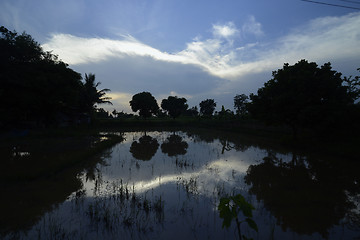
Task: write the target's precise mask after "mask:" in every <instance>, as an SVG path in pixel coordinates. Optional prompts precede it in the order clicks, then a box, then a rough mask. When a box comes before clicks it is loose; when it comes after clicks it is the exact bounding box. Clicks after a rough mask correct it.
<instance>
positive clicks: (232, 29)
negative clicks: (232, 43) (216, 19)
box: [213, 22, 239, 39]
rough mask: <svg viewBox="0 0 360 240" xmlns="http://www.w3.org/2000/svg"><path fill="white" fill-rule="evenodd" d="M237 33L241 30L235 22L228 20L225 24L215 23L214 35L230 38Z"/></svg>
mask: <svg viewBox="0 0 360 240" xmlns="http://www.w3.org/2000/svg"><path fill="white" fill-rule="evenodd" d="M237 33H239V30H238V29H237V28H236V26H235V24H234V23H233V22H228V23H227V24H225V25H220V24H219V25H217V24H215V25H213V35H214V36H215V38H225V39H229V38H231V37H234V36H235V35H236V34H237Z"/></svg>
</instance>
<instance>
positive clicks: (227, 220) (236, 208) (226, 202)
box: [218, 194, 258, 240]
mask: <svg viewBox="0 0 360 240" xmlns="http://www.w3.org/2000/svg"><path fill="white" fill-rule="evenodd" d="M254 209H255V208H254V206H252V205H251V204H250V203H248V202H247V201H246V200H245V198H244V197H243V196H242V195H241V194H238V195H236V196H230V197H223V198H221V199H220V203H219V205H218V210H219V212H220V217H221V218H223V219H224V220H223V224H222V227H223V228H224V227H226V228H229V227H230V225H231V222H232V220H233V219H235V222H236V227H237V230H238V235H239V239H240V240H241V239H245V240H246V239H252V238H247V237H246V236H245V235H242V234H241V228H240V224H241V223H243V222H246V223H247V224H248V226H249V227H250V228H252V229H254V230H255V231H256V232H258V227H257V224H256V223H255V222H254V220H253V219H252V210H254ZM240 213H241V214H242V215H243V216H244V218H245V219H244V220H242V221H240V220H239V214H240Z"/></svg>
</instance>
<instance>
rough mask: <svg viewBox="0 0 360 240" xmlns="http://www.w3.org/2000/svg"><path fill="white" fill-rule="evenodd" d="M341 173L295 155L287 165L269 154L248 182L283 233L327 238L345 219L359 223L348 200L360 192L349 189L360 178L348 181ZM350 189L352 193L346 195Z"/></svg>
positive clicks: (251, 169)
mask: <svg viewBox="0 0 360 240" xmlns="http://www.w3.org/2000/svg"><path fill="white" fill-rule="evenodd" d="M341 172H342V171H341V170H340V168H338V167H335V168H334V167H333V166H329V165H328V166H326V164H325V163H321V162H320V161H311V160H305V159H304V158H301V157H299V156H296V155H293V157H292V160H291V161H290V162H288V163H286V162H283V161H282V160H281V159H278V158H276V157H275V155H274V154H271V153H269V156H268V157H265V158H264V159H263V163H261V164H259V165H251V166H250V167H249V169H248V171H247V175H246V176H245V182H246V183H247V184H248V185H251V188H250V190H249V193H250V194H255V195H256V197H257V200H259V201H263V203H264V206H265V208H266V209H268V210H269V211H270V212H271V213H272V214H273V215H274V216H275V217H276V219H277V222H278V224H280V225H281V226H282V228H283V230H284V231H285V230H287V229H291V230H292V231H295V232H297V233H300V234H308V235H311V234H313V233H315V232H318V233H320V234H321V235H322V236H323V237H324V238H327V236H328V234H329V232H328V230H329V229H330V228H331V227H333V226H334V225H339V224H341V223H343V222H344V220H342V219H348V220H347V221H358V219H359V214H356V213H354V212H353V211H352V210H353V209H354V208H355V205H354V204H353V203H352V202H351V201H350V200H349V193H350V194H352V195H353V196H356V195H358V194H359V192H360V191H359V188H357V189H354V188H353V187H354V184H350V185H349V183H356V181H358V179H355V178H358V177H356V176H357V175H353V176H351V175H352V174H350V175H349V174H348V175H347V176H346V177H345V176H344V175H343V174H342V173H341ZM351 185H352V187H350V189H351V190H352V191H347V190H348V189H349V186H351ZM344 189H345V190H344ZM350 189H349V190H350ZM345 221H346V220H345ZM358 224H359V222H357V223H356V224H354V225H357V226H358Z"/></svg>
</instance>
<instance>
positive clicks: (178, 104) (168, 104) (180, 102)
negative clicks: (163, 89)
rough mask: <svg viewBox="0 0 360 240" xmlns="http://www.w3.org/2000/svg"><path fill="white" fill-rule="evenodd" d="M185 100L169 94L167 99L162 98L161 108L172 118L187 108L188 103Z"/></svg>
mask: <svg viewBox="0 0 360 240" xmlns="http://www.w3.org/2000/svg"><path fill="white" fill-rule="evenodd" d="M186 102H187V100H186V99H185V98H178V97H176V96H175V97H173V96H169V97H168V98H167V99H163V100H162V102H161V108H162V109H164V110H165V111H167V112H168V114H169V115H170V116H171V117H172V118H176V117H179V116H180V115H181V114H183V113H184V112H185V111H186V110H187V108H188V105H187V104H186Z"/></svg>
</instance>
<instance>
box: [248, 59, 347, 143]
mask: <svg viewBox="0 0 360 240" xmlns="http://www.w3.org/2000/svg"><path fill="white" fill-rule="evenodd" d="M250 99H251V100H252V103H251V104H249V112H250V113H251V114H252V115H253V116H255V117H256V118H259V119H262V120H264V121H265V122H267V123H270V124H277V123H280V124H287V125H288V126H290V127H291V128H292V129H293V135H294V137H296V135H297V130H298V128H299V127H313V126H315V125H319V124H330V123H331V122H335V121H334V119H336V117H337V116H336V115H338V116H341V114H340V113H341V112H342V111H343V110H342V109H343V108H344V107H346V106H347V105H348V104H351V103H352V99H351V96H350V95H349V94H347V87H346V86H344V85H343V79H342V78H341V73H338V72H336V71H333V70H331V64H330V63H326V64H324V65H323V66H321V68H319V67H318V66H317V64H316V63H314V62H312V63H309V62H308V61H306V60H301V61H299V62H298V63H296V64H295V65H293V66H290V65H289V64H284V67H283V68H282V69H279V70H277V71H274V72H273V79H271V80H269V81H268V82H266V83H265V84H264V87H262V88H260V89H259V90H258V92H257V95H255V94H251V95H250Z"/></svg>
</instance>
